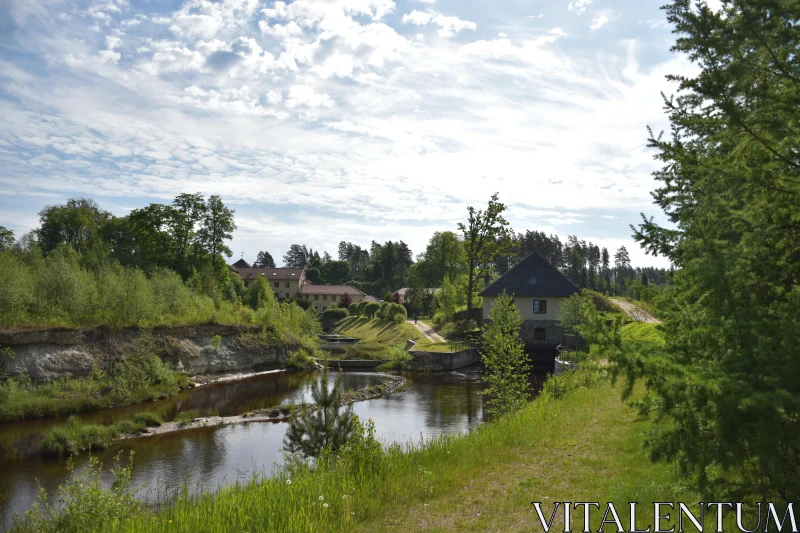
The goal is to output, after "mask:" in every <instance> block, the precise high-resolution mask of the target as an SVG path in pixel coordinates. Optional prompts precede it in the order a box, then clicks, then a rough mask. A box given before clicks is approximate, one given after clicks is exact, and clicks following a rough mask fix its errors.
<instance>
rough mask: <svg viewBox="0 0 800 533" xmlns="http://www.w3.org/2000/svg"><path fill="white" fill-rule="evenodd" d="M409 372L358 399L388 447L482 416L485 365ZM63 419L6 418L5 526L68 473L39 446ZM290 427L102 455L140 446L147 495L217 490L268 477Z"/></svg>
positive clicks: (263, 392) (288, 381) (142, 489)
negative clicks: (396, 386) (384, 393)
mask: <svg viewBox="0 0 800 533" xmlns="http://www.w3.org/2000/svg"><path fill="white" fill-rule="evenodd" d="M404 377H406V379H407V383H406V385H405V386H404V387H402V388H401V389H400V390H398V391H395V392H394V393H392V394H390V395H389V396H388V397H385V398H379V399H375V400H369V401H364V402H359V403H356V404H354V406H353V410H354V412H355V413H356V414H358V415H359V417H361V418H362V419H364V420H366V419H369V418H371V419H372V420H373V421H374V422H375V427H376V433H377V435H378V437H379V438H380V439H381V441H382V442H383V443H384V444H390V443H393V442H396V443H410V442H413V443H418V442H419V441H420V439H424V438H429V437H432V436H436V435H440V434H443V433H460V432H465V431H468V430H469V429H470V428H472V427H475V426H476V425H477V424H479V423H481V422H482V421H483V405H484V401H485V400H484V394H483V391H484V388H485V384H484V383H483V381H482V380H481V377H480V368H479V367H471V368H466V369H462V370H460V371H457V372H452V373H449V372H448V373H445V372H438V373H428V374H422V373H408V374H404ZM544 377H545V374H544V373H534V374H532V375H531V384H532V387H533V389H534V390H538V389H539V387H540V385H541V382H542V380H543V379H544ZM386 378H387V376H386V375H385V374H381V373H378V372H344V373H343V374H342V380H343V386H344V388H345V389H347V390H355V389H361V388H365V387H369V386H372V385H375V384H377V383H380V382H381V381H383V380H385V379H386ZM316 379H318V376H316V375H312V374H304V373H292V372H278V373H267V374H261V375H257V376H252V377H249V378H245V379H240V380H235V381H223V382H218V383H214V384H210V385H206V386H203V387H198V388H196V389H192V390H187V391H183V392H181V393H180V394H178V395H176V396H174V397H172V398H169V399H167V400H162V401H159V402H155V403H149V404H143V405H137V406H130V407H124V408H116V409H109V410H105V411H101V412H97V413H91V414H86V415H82V416H81V418H82V419H83V420H87V421H94V422H98V423H108V422H112V421H117V420H122V419H125V418H129V417H130V416H132V415H133V414H134V413H136V412H138V411H145V410H146V411H156V412H159V413H160V414H161V415H162V416H163V417H164V419H165V420H172V419H173V418H174V417H175V415H176V414H177V413H178V412H181V411H186V410H190V409H196V410H198V411H199V412H200V414H201V415H203V416H206V415H214V414H216V415H221V416H230V415H237V414H242V413H245V412H248V411H252V410H254V409H258V408H266V407H276V406H279V405H287V404H292V403H295V404H297V403H302V402H304V401H310V400H311V399H310V390H311V385H312V382H313V381H314V380H316ZM65 422H66V420H65V419H49V420H34V421H29V422H23V423H18V424H4V425H0V472H2V476H0V514H1V515H2V519H3V520H4V521H5V524H6V526H8V525H10V523H11V519H12V517H13V515H14V513H15V512H19V513H23V512H24V511H25V510H27V509H28V508H30V506H31V504H32V503H33V502H34V501H35V500H36V497H37V495H38V491H39V487H43V488H45V489H46V490H47V491H48V492H50V493H53V492H54V490H55V489H56V487H58V485H59V484H61V483H63V482H64V481H65V480H66V479H67V477H68V475H69V473H68V471H67V468H66V464H65V461H59V460H53V459H42V458H40V457H39V455H38V453H37V452H36V450H37V449H38V442H39V439H40V435H41V432H42V431H44V430H46V429H48V428H50V427H52V426H53V425H55V424H63V423H65ZM286 427H287V424H286V423H269V422H250V423H244V424H235V425H229V426H222V427H209V428H199V429H192V430H187V431H182V432H177V433H172V434H165V435H160V436H155V437H146V438H141V439H133V440H128V441H124V442H123V443H120V444H118V445H114V446H112V447H110V448H108V449H107V450H104V451H103V452H101V453H99V454H98V457H99V458H100V460H101V461H102V462H103V464H104V465H106V466H109V465H111V464H112V463H113V458H114V456H115V455H117V453H118V452H120V451H122V452H123V454H127V452H128V451H133V452H134V467H133V475H132V484H133V486H134V487H137V488H139V496H140V497H142V498H144V499H146V500H155V499H158V498H159V497H160V496H162V495H163V494H165V493H167V492H169V491H171V490H173V489H174V488H175V487H180V486H182V485H183V484H184V483H185V484H186V485H187V486H188V487H189V488H190V490H193V491H196V490H205V491H211V490H214V489H216V488H217V487H218V486H220V485H223V484H226V483H232V482H235V481H237V480H246V479H249V478H250V477H251V476H252V475H253V474H254V473H259V472H263V473H265V474H267V475H270V474H271V473H272V472H273V468H274V467H275V466H277V465H280V464H281V462H282V444H283V437H284V433H285V432H286ZM86 460H87V459H86V455H82V456H80V457H79V458H77V460H76V461H75V463H76V467H77V468H80V467H81V466H83V465H84V464H85V463H86ZM0 528H2V526H1V525H0Z"/></svg>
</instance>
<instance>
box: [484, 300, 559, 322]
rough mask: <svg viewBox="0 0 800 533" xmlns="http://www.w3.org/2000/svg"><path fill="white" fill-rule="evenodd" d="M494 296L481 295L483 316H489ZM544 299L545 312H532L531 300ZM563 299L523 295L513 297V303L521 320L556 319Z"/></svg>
mask: <svg viewBox="0 0 800 533" xmlns="http://www.w3.org/2000/svg"><path fill="white" fill-rule="evenodd" d="M495 299H496V297H495V296H484V297H483V318H489V315H490V314H491V312H492V305H493V304H494V301H495ZM534 300H546V301H547V313H542V314H534V312H533V301H534ZM563 301H564V298H563V297H554V296H523V297H514V303H515V304H516V306H517V309H519V314H520V315H521V316H522V320H558V313H559V311H560V309H561V302H563Z"/></svg>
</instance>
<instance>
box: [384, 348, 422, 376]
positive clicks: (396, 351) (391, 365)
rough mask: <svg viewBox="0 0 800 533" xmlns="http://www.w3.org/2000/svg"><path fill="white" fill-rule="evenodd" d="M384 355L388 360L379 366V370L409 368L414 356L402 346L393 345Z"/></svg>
mask: <svg viewBox="0 0 800 533" xmlns="http://www.w3.org/2000/svg"><path fill="white" fill-rule="evenodd" d="M384 357H385V358H387V359H388V361H386V362H385V363H383V364H382V365H381V366H379V367H378V370H408V369H409V368H410V364H411V360H412V359H413V358H414V357H413V356H412V355H411V354H410V353H409V352H408V351H406V349H405V348H404V347H402V346H392V347H391V348H389V349H388V350H386V352H385V355H384Z"/></svg>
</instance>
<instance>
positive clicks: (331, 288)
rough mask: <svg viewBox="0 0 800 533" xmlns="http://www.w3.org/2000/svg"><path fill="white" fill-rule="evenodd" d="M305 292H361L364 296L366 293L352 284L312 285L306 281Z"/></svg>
mask: <svg viewBox="0 0 800 533" xmlns="http://www.w3.org/2000/svg"><path fill="white" fill-rule="evenodd" d="M302 293H303V294H344V293H347V294H360V295H362V296H364V295H365V294H366V293H364V292H362V291H360V290H358V289H356V288H355V287H351V286H350V285H312V284H310V283H306V284H305V285H303V289H302Z"/></svg>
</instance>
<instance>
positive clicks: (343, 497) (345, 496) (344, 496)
mask: <svg viewBox="0 0 800 533" xmlns="http://www.w3.org/2000/svg"><path fill="white" fill-rule="evenodd" d="M349 497H350V496H348V495H347V494H345V495H343V496H342V499H343V500H346V499H347V498H349Z"/></svg>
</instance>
